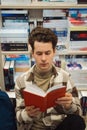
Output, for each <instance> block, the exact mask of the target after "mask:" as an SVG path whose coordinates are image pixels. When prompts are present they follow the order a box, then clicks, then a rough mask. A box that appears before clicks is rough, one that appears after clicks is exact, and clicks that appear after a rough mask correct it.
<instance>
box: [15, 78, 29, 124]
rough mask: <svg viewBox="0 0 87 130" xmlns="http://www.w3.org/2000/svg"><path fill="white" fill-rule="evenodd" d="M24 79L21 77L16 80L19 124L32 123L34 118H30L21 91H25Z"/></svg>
mask: <svg viewBox="0 0 87 130" xmlns="http://www.w3.org/2000/svg"><path fill="white" fill-rule="evenodd" d="M23 84H24V83H23V79H22V77H19V78H18V79H17V80H16V84H15V93H16V118H17V121H18V122H20V123H21V122H26V123H27V122H28V123H29V122H30V123H31V122H32V118H31V117H29V116H28V115H27V113H26V111H25V104H24V99H23V97H22V93H21V89H23V87H22V86H23Z"/></svg>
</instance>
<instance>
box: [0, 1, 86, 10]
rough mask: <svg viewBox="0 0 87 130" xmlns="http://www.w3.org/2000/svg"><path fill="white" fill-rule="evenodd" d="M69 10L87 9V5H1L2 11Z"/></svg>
mask: <svg viewBox="0 0 87 130" xmlns="http://www.w3.org/2000/svg"><path fill="white" fill-rule="evenodd" d="M58 8H59V9H69V8H87V4H74V3H64V2H31V3H29V4H27V5H0V9H58Z"/></svg>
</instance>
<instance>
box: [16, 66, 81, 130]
mask: <svg viewBox="0 0 87 130" xmlns="http://www.w3.org/2000/svg"><path fill="white" fill-rule="evenodd" d="M51 73H52V74H51V75H50V81H49V83H48V84H49V87H53V86H54V85H66V87H67V90H66V91H67V92H70V93H72V95H73V102H72V105H71V108H70V109H69V110H65V109H64V108H63V107H62V106H60V105H57V106H55V107H51V108H49V109H47V110H46V111H45V112H41V113H40V114H39V115H38V116H37V118H31V117H29V116H28V115H27V113H26V111H25V103H24V99H23V95H22V90H23V89H24V88H25V87H27V86H29V85H32V84H33V83H38V82H36V80H35V79H34V78H35V76H36V75H35V65H34V66H33V67H32V68H30V69H29V71H27V72H25V73H24V74H22V75H21V76H19V77H18V78H17V80H16V85H15V92H16V117H17V121H18V124H19V125H18V127H19V128H18V130H47V129H48V128H51V130H53V129H55V128H56V127H57V125H58V124H59V123H61V121H62V120H63V119H64V118H65V117H66V116H67V114H79V115H81V114H82V110H81V106H80V101H79V98H78V92H77V90H76V87H75V86H74V83H73V82H72V80H71V78H70V75H69V73H67V72H66V71H64V70H63V69H62V68H58V67H57V68H56V67H55V66H54V65H53V67H52V72H51ZM42 78H43V76H42ZM36 79H37V80H38V78H36ZM43 80H45V79H43ZM42 89H43V88H42ZM46 89H47V88H46ZM29 100H32V99H29Z"/></svg>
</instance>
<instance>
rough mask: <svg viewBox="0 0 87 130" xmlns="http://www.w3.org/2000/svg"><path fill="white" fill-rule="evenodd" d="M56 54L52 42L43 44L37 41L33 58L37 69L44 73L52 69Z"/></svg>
mask: <svg viewBox="0 0 87 130" xmlns="http://www.w3.org/2000/svg"><path fill="white" fill-rule="evenodd" d="M54 54H55V50H53V48H52V43H51V42H49V43H48V42H47V43H43V42H38V41H35V43H34V52H33V57H34V59H35V61H36V66H37V68H39V69H40V70H41V71H42V72H46V71H48V70H49V69H50V68H51V66H52V63H53V57H54Z"/></svg>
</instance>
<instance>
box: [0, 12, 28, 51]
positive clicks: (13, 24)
mask: <svg viewBox="0 0 87 130" xmlns="http://www.w3.org/2000/svg"><path fill="white" fill-rule="evenodd" d="M1 15H2V26H3V27H2V28H1V30H0V38H1V49H2V50H3V51H27V50H28V36H29V23H28V11H27V10H2V11H1Z"/></svg>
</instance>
